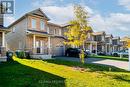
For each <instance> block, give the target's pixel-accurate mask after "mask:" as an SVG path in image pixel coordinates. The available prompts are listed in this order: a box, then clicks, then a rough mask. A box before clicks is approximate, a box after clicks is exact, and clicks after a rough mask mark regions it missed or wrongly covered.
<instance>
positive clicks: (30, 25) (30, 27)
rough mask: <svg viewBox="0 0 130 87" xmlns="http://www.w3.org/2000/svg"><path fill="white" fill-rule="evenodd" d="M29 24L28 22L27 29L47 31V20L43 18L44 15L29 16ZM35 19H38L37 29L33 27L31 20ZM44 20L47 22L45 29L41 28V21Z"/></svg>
mask: <svg viewBox="0 0 130 87" xmlns="http://www.w3.org/2000/svg"><path fill="white" fill-rule="evenodd" d="M27 19H28V24H27V29H32V30H37V31H44V32H47V20H45V19H43V17H39V16H28V18H27ZM32 19H35V20H36V22H37V23H36V29H33V28H32V24H31V20H32ZM41 20H43V21H44V23H45V29H40V21H41Z"/></svg>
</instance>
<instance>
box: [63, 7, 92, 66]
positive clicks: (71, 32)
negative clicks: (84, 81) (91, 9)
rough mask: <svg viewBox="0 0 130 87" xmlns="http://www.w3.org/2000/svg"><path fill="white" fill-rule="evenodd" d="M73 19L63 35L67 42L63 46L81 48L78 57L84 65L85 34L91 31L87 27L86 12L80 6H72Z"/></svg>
mask: <svg viewBox="0 0 130 87" xmlns="http://www.w3.org/2000/svg"><path fill="white" fill-rule="evenodd" d="M74 16H75V17H74V19H73V20H71V21H69V26H68V27H67V29H68V31H67V32H66V33H65V35H66V36H67V38H68V41H66V42H65V44H67V45H70V46H72V47H76V48H79V47H80V48H81V49H82V52H81V53H82V54H81V55H80V59H81V62H82V63H84V50H85V42H86V39H87V33H88V32H89V31H90V30H91V27H90V26H89V25H88V18H89V16H88V12H86V10H85V9H84V7H82V6H81V5H74Z"/></svg>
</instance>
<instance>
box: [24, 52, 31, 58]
mask: <svg viewBox="0 0 130 87" xmlns="http://www.w3.org/2000/svg"><path fill="white" fill-rule="evenodd" d="M25 57H26V59H31V56H30V52H29V51H26V52H25Z"/></svg>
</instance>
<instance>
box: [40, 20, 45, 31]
mask: <svg viewBox="0 0 130 87" xmlns="http://www.w3.org/2000/svg"><path fill="white" fill-rule="evenodd" d="M40 28H41V30H44V29H45V23H44V21H43V20H41V21H40Z"/></svg>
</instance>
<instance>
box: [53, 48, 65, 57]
mask: <svg viewBox="0 0 130 87" xmlns="http://www.w3.org/2000/svg"><path fill="white" fill-rule="evenodd" d="M63 55H64V46H56V48H55V56H63Z"/></svg>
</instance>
